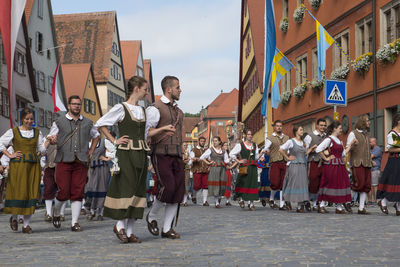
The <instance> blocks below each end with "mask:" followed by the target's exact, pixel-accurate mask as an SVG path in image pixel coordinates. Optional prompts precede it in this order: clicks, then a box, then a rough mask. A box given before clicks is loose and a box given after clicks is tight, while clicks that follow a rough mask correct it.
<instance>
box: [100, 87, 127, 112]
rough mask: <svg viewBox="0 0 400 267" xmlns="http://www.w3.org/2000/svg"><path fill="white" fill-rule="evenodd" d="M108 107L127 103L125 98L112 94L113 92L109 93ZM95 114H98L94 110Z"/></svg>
mask: <svg viewBox="0 0 400 267" xmlns="http://www.w3.org/2000/svg"><path fill="white" fill-rule="evenodd" d="M107 94H108V97H107V98H108V105H109V106H114V105H116V104H118V103H122V102H124V101H125V98H124V97H122V96H120V95H118V94H116V93H114V92H112V91H108V93H107ZM94 112H96V111H95V110H94Z"/></svg>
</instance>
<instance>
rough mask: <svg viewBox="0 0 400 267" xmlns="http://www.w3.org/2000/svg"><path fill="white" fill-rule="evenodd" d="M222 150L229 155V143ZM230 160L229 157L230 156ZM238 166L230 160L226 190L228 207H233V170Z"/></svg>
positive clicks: (227, 166)
mask: <svg viewBox="0 0 400 267" xmlns="http://www.w3.org/2000/svg"><path fill="white" fill-rule="evenodd" d="M222 148H223V149H224V151H226V153H227V154H228V155H229V145H228V143H227V142H224V143H223V144H222ZM228 158H229V156H228ZM237 165H238V164H237V163H233V164H232V159H231V158H229V163H228V164H227V165H226V188H225V194H224V196H225V200H226V202H225V205H226V206H232V204H231V195H232V169H234V168H235V167H236V166H237Z"/></svg>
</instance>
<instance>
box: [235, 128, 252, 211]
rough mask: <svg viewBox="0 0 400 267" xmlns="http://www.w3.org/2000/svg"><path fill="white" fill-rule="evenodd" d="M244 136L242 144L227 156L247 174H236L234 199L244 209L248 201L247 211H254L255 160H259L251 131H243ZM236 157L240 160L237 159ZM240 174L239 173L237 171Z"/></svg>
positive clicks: (237, 145)
mask: <svg viewBox="0 0 400 267" xmlns="http://www.w3.org/2000/svg"><path fill="white" fill-rule="evenodd" d="M244 133H245V134H246V137H245V140H244V142H241V143H238V144H236V145H235V147H234V148H233V149H232V151H231V153H229V156H230V157H231V158H232V159H233V160H234V161H235V162H237V163H238V164H240V165H239V168H240V167H241V168H243V167H244V168H246V167H247V172H244V173H242V174H240V173H239V174H238V177H237V179H236V186H235V196H234V199H238V200H239V205H240V207H241V208H244V201H248V205H247V206H248V207H249V210H251V211H254V210H255V207H254V201H256V200H258V199H259V198H258V171H257V160H258V158H259V153H258V147H257V144H255V143H254V142H253V141H252V140H253V133H252V131H251V130H246V131H244ZM238 156H239V157H240V159H238ZM239 172H240V171H239Z"/></svg>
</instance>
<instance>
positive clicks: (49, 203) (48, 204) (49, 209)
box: [44, 199, 53, 217]
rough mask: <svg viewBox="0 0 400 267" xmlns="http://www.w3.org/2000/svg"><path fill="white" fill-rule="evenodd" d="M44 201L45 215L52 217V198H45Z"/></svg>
mask: <svg viewBox="0 0 400 267" xmlns="http://www.w3.org/2000/svg"><path fill="white" fill-rule="evenodd" d="M44 203H45V204H46V213H47V215H49V216H50V217H53V211H52V207H53V200H52V199H50V200H45V201H44Z"/></svg>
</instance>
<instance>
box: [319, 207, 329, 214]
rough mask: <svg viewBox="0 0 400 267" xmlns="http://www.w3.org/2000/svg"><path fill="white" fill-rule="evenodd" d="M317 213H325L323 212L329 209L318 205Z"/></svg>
mask: <svg viewBox="0 0 400 267" xmlns="http://www.w3.org/2000/svg"><path fill="white" fill-rule="evenodd" d="M318 213H322V214H325V213H329V211H327V210H326V209H325V207H318Z"/></svg>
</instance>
